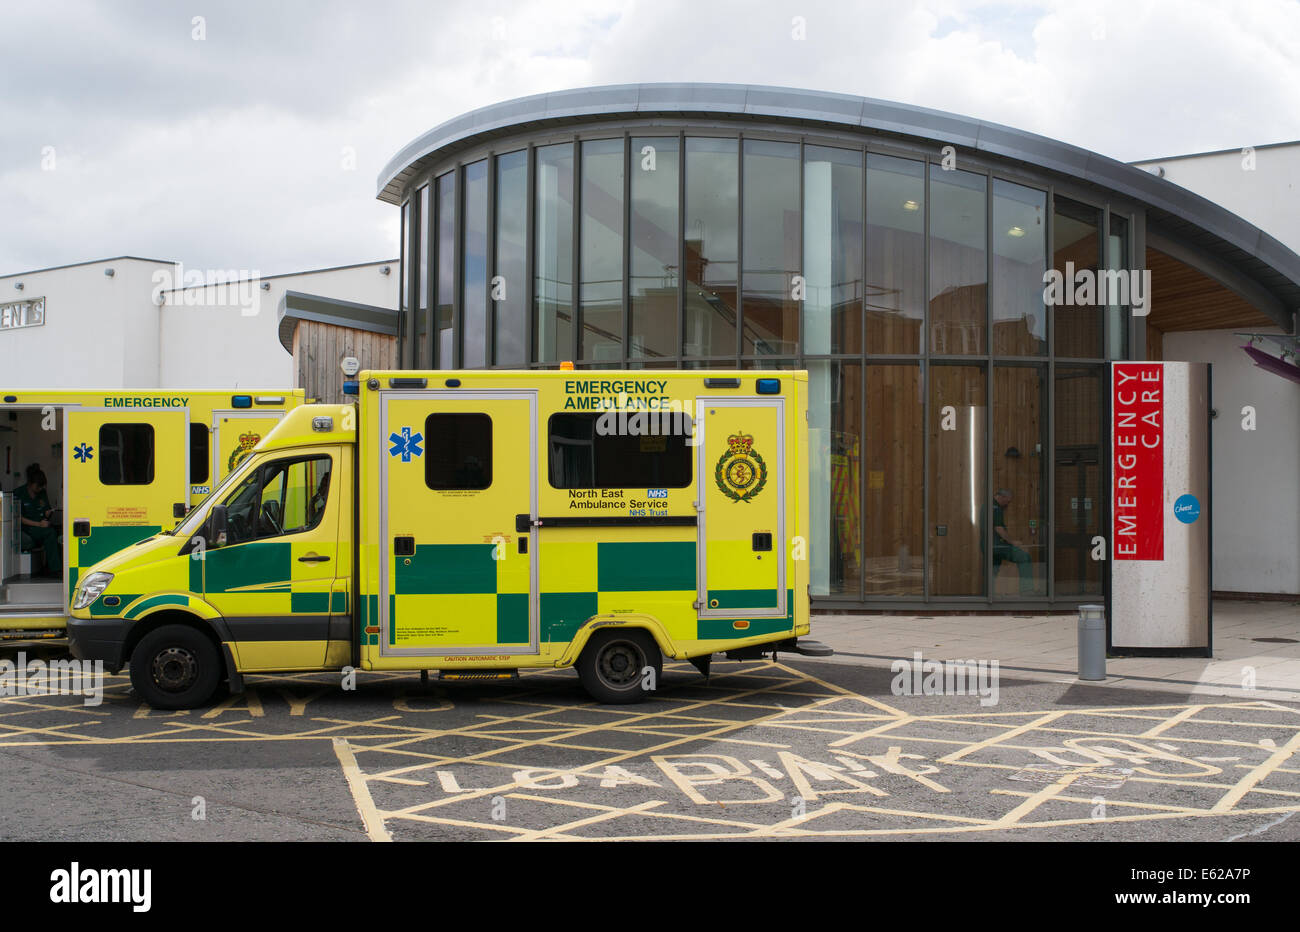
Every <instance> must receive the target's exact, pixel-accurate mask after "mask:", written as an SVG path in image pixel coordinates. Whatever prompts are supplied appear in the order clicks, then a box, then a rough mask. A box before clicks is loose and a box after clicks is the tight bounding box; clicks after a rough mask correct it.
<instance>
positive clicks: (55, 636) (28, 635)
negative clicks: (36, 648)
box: [0, 628, 68, 641]
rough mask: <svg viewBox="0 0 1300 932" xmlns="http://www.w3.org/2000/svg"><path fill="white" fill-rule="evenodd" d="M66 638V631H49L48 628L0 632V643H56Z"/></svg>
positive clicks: (14, 629)
mask: <svg viewBox="0 0 1300 932" xmlns="http://www.w3.org/2000/svg"><path fill="white" fill-rule="evenodd" d="M67 637H68V633H67V632H66V631H61V630H54V631H51V630H50V629H48V628H13V629H10V630H7V631H0V641H51V640H53V641H58V640H66V639H67Z"/></svg>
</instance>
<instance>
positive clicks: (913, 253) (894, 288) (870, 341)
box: [865, 153, 925, 353]
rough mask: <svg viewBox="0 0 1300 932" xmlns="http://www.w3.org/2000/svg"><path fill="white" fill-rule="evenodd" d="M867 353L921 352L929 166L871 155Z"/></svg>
mask: <svg viewBox="0 0 1300 932" xmlns="http://www.w3.org/2000/svg"><path fill="white" fill-rule="evenodd" d="M865 248H866V256H867V278H866V286H865V291H866V294H865V299H866V315H867V321H866V327H867V352H869V353H920V352H921V351H922V330H921V323H922V321H924V319H925V163H924V162H918V161H914V160H912V159H896V158H893V157H892V156H888V155H876V154H874V153H869V154H868V155H867V235H866V244H865Z"/></svg>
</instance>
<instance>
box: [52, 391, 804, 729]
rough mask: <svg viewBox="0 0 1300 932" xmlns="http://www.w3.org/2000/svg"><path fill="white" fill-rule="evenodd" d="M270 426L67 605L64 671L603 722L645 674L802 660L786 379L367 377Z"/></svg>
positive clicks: (159, 700)
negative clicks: (298, 674) (493, 706)
mask: <svg viewBox="0 0 1300 932" xmlns="http://www.w3.org/2000/svg"><path fill="white" fill-rule="evenodd" d="M349 389H350V390H352V391H354V392H356V393H357V394H359V399H358V402H357V403H356V404H354V405H306V406H304V407H300V408H297V409H295V410H294V411H292V412H290V413H289V414H288V415H287V416H286V417H285V418H284V420H283V421H281V422H280V424H279V425H277V426H276V428H275V429H274V430H273V431H271V433H270V434H269V435H268V436H267V437H265V438H264V439H263V440H262V441H261V442H260V443H259V444H258V445H257V447H256V449H255V450H254V451H253V453H252V455H251V456H249V457H248V459H247V460H245V461H244V462H243V463H242V464H241V465H240V466H239V467H238V468H237V469H236V470H235V471H234V472H233V473H231V474H230V475H229V476H227V477H226V479H225V481H224V482H222V483H221V485H220V486H219V487H218V488H217V489H216V490H215V491H214V492H213V494H212V496H211V497H210V498H209V499H208V501H207V502H206V503H204V505H202V506H200V507H199V508H196V509H195V510H194V512H193V513H191V514H190V515H189V516H187V517H186V519H185V520H184V521H183V522H181V524H180V525H179V526H178V527H177V528H176V529H174V530H173V531H170V532H165V533H162V534H159V535H157V536H155V537H153V538H151V539H149V540H147V541H143V542H141V543H138V544H136V545H134V546H132V547H129V548H127V549H126V550H124V551H122V552H121V553H119V554H117V555H115V556H113V557H110V558H109V559H106V560H103V561H102V562H100V563H98V564H97V565H96V566H94V567H92V568H91V569H90V571H89V572H88V573H85V574H84V575H83V576H82V577H81V579H80V582H79V585H78V588H77V591H76V593H75V599H74V603H73V609H72V615H73V619H72V621H71V622H70V624H69V643H70V646H71V649H72V652H73V655H74V656H76V657H78V658H81V659H90V660H93V659H98V660H103V661H104V662H105V665H106V666H107V667H109V668H110V669H113V670H118V669H121V667H122V666H123V665H126V664H129V666H130V672H131V679H132V683H133V685H134V686H135V688H136V690H137V692H138V694H139V695H140V696H141V697H142V698H144V699H145V700H146V701H148V702H149V703H150V704H151V705H153V706H155V707H159V708H188V707H194V706H196V705H200V704H202V703H204V702H206V701H207V700H208V699H209V698H210V697H211V696H212V694H213V692H214V690H215V689H216V688H217V686H218V684H219V683H220V682H221V681H223V680H225V681H228V682H229V684H230V687H231V689H232V690H236V691H237V690H239V689H242V688H243V675H244V674H248V673H259V674H260V673H276V672H290V671H333V670H338V671H342V670H345V669H346V668H352V669H354V670H367V671H369V670H373V671H380V670H389V671H391V670H411V671H414V670H420V671H437V672H438V674H439V676H440V678H442V679H447V680H454V679H471V678H472V679H484V678H499V679H507V678H511V679H512V678H514V677H516V676H517V675H518V674H519V672H520V671H527V670H530V669H531V670H538V669H553V668H557V667H570V666H575V667H576V668H577V670H578V674H579V678H580V680H581V682H582V684H583V686H584V687H585V688H586V689H587V691H588V692H589V693H590V694H591V695H592V696H593V697H594V698H596V699H597V700H599V701H602V702H611V703H617V702H630V701H635V700H637V699H640V698H642V697H644V696H645V695H646V694H647V693H648V692H650V691H651V690H653V689H654V688H655V686H656V683H657V679H658V674H659V670H660V668H661V664H662V660H663V658H665V657H667V658H672V659H683V660H691V661H692V662H694V663H695V665H696V666H697V667H698V668H699V669H700V670H701V672H704V673H706V674H707V672H708V667H709V659H710V658H711V657H712V655H714V654H715V653H726V654H728V655H729V656H730V657H732V658H733V659H743V658H746V657H756V656H759V655H761V653H762V652H764V651H773V650H778V649H780V650H789V651H796V652H801V653H810V654H821V653H827V652H829V651H828V650H827V649H826V648H824V647H822V646H821V645H818V644H815V643H813V642H809V641H806V640H805V641H802V642H800V641H797V638H799V637H800V636H802V635H806V634H808V633H809V611H808V560H807V546H808V544H807V535H808V467H807V446H808V423H807V414H806V411H807V378H806V373H803V372H783V373H771V372H758V373H741V374H738V373H736V372H703V371H699V372H692V371H650V370H637V371H631V372H605V371H573V370H571V369H569V370H564V369H561V370H555V371H533V372H515V371H501V370H497V371H491V370H489V371H474V372H411V371H405V372H366V373H362V374H361V375H360V376H359V378H358V379H357V381H356V382H354V383H350V385H349Z"/></svg>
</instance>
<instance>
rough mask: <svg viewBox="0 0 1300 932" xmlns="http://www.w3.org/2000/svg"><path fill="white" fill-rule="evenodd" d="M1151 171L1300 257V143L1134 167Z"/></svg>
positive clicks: (1140, 164)
mask: <svg viewBox="0 0 1300 932" xmlns="http://www.w3.org/2000/svg"><path fill="white" fill-rule="evenodd" d="M1133 164H1134V165H1136V166H1137V167H1138V168H1144V169H1147V170H1148V171H1150V170H1153V169H1156V168H1163V169H1164V170H1165V175H1164V177H1165V180H1166V181H1172V182H1173V183H1174V184H1176V185H1181V186H1182V187H1184V188H1186V189H1187V190H1189V191H1193V192H1195V193H1196V194H1199V195H1201V197H1204V198H1206V199H1208V200H1211V201H1214V202H1215V203H1216V204H1218V205H1219V206H1221V207H1224V208H1226V209H1227V210H1230V211H1232V212H1233V213H1234V214H1237V215H1238V216H1239V217H1241V218H1242V219H1243V220H1247V221H1249V222H1250V223H1253V224H1254V225H1255V226H1257V227H1259V228H1260V229H1261V230H1263V231H1264V232H1265V233H1268V234H1269V235H1270V236H1273V237H1275V238H1276V239H1277V240H1279V241H1280V242H1281V243H1282V244H1283V245H1285V246H1287V247H1289V248H1290V249H1291V251H1292V252H1300V187H1297V178H1300V142H1298V143H1288V144H1286V145H1281V146H1275V147H1269V148H1263V149H1255V150H1254V160H1253V165H1254V167H1253V168H1251V167H1250V166H1251V164H1252V161H1251V158H1250V153H1249V152H1247V153H1243V152H1242V151H1241V150H1237V149H1234V150H1232V151H1230V152H1219V153H1212V154H1209V155H1189V156H1183V157H1180V158H1169V159H1155V160H1153V161H1149V162H1134V163H1133Z"/></svg>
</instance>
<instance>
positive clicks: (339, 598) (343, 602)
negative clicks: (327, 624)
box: [330, 590, 348, 615]
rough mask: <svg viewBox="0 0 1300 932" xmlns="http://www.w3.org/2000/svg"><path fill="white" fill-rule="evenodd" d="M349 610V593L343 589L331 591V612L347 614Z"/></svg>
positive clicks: (333, 613)
mask: <svg viewBox="0 0 1300 932" xmlns="http://www.w3.org/2000/svg"><path fill="white" fill-rule="evenodd" d="M347 611H348V594H347V593H346V592H343V591H341V590H335V591H334V592H331V593H330V614H332V615H346V614H347Z"/></svg>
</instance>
